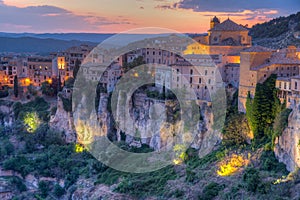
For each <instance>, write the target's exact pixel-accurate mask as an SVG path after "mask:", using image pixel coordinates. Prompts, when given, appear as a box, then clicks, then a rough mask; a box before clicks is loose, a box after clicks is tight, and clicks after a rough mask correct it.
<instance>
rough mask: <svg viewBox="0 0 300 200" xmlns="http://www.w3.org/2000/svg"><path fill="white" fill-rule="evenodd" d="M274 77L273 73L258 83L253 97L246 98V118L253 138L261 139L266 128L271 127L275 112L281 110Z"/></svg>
mask: <svg viewBox="0 0 300 200" xmlns="http://www.w3.org/2000/svg"><path fill="white" fill-rule="evenodd" d="M276 78H277V76H276V75H274V74H273V75H271V76H270V77H269V78H268V79H267V80H266V81H265V82H264V83H262V84H260V83H258V84H257V85H256V90H255V96H254V99H253V100H252V99H251V98H250V96H248V98H247V102H246V111H247V112H248V113H247V119H248V121H249V125H250V128H251V130H252V131H253V134H254V139H262V138H264V136H266V135H265V132H266V130H268V129H270V128H271V127H272V124H273V122H274V119H275V117H276V115H277V113H279V112H280V111H281V104H280V101H279V99H278V98H277V90H276V88H275V81H276Z"/></svg>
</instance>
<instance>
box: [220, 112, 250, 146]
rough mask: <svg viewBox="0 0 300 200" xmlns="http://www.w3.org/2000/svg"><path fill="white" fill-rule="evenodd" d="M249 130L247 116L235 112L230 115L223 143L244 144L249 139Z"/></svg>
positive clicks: (224, 130)
mask: <svg viewBox="0 0 300 200" xmlns="http://www.w3.org/2000/svg"><path fill="white" fill-rule="evenodd" d="M249 132H250V128H249V125H248V121H247V119H246V116H245V115H244V114H234V115H233V116H231V117H229V119H228V120H227V122H226V125H225V127H224V129H223V143H224V144H225V145H229V146H231V145H241V144H244V143H246V141H247V139H248V135H249ZM249 138H250V137H249Z"/></svg>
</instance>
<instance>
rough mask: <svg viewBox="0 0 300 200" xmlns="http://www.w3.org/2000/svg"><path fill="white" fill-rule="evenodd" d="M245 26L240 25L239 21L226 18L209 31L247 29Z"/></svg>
mask: <svg viewBox="0 0 300 200" xmlns="http://www.w3.org/2000/svg"><path fill="white" fill-rule="evenodd" d="M247 30H248V29H246V28H245V27H243V26H241V25H238V24H237V23H235V22H233V21H231V20H230V19H227V20H225V21H224V22H222V23H221V24H217V25H215V27H213V28H212V29H210V30H209V31H247Z"/></svg>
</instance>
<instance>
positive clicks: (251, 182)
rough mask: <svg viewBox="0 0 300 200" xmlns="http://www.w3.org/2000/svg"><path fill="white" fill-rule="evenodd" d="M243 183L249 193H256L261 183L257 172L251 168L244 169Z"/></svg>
mask: <svg viewBox="0 0 300 200" xmlns="http://www.w3.org/2000/svg"><path fill="white" fill-rule="evenodd" d="M243 181H244V182H245V183H246V188H247V190H248V191H250V192H256V190H257V188H258V186H259V184H260V183H261V179H260V175H259V171H258V170H257V169H255V168H253V167H249V168H246V170H245V173H244V175H243Z"/></svg>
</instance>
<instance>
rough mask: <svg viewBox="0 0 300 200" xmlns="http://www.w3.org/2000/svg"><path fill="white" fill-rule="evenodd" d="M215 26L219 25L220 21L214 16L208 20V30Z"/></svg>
mask: <svg viewBox="0 0 300 200" xmlns="http://www.w3.org/2000/svg"><path fill="white" fill-rule="evenodd" d="M217 24H220V20H219V18H217V17H216V16H215V17H214V18H213V19H211V20H210V29H212V28H214V27H215V26H216V25H217Z"/></svg>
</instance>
